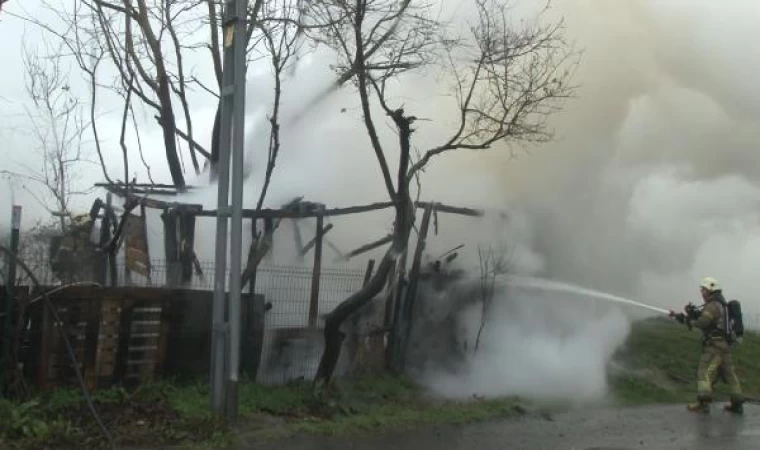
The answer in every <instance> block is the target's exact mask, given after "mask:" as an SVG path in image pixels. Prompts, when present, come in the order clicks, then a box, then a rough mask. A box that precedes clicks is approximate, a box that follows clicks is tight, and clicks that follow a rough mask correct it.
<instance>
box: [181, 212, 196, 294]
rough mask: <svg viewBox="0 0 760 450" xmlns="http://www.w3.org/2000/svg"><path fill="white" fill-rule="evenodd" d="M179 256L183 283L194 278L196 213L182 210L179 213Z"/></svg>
mask: <svg viewBox="0 0 760 450" xmlns="http://www.w3.org/2000/svg"><path fill="white" fill-rule="evenodd" d="M179 219H180V220H179V235H180V245H179V257H180V260H181V264H182V283H188V282H190V280H192V279H193V264H194V263H195V215H193V214H191V213H189V212H187V211H184V210H183V211H181V212H180V215H179Z"/></svg>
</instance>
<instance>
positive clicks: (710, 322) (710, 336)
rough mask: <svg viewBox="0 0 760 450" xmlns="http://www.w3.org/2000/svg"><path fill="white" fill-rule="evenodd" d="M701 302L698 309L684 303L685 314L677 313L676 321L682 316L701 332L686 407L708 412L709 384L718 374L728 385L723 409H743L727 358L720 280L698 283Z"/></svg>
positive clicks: (727, 342)
mask: <svg viewBox="0 0 760 450" xmlns="http://www.w3.org/2000/svg"><path fill="white" fill-rule="evenodd" d="M699 290H700V293H701V294H702V299H703V300H704V302H705V304H704V306H703V308H702V311H701V312H700V311H699V310H697V309H696V308H694V307H687V311H686V314H683V313H682V314H677V315H676V319H677V320H678V321H679V322H682V323H683V322H685V321H686V320H690V321H692V322H691V323H692V324H693V325H694V326H695V327H697V328H698V329H699V330H700V331H702V334H703V336H704V338H703V341H702V357H701V358H700V360H699V367H698V369H697V401H696V402H694V403H690V404H689V405H688V406H687V409H688V410H689V411H692V412H696V413H709V412H710V404H711V403H712V386H713V384H714V383H715V381H716V380H717V377H718V376H720V377H721V378H722V379H723V381H725V382H726V383H727V384H728V386H729V389H730V393H731V403H729V404H727V405H725V406H724V408H723V409H724V410H725V411H728V412H732V413H735V414H742V413H743V412H744V408H743V403H744V399H743V396H742V391H741V385H740V384H739V378H738V377H737V376H736V372H734V365H733V362H732V361H731V346H730V343H729V341H728V327H729V322H728V309H727V306H726V300H725V299H724V298H723V293H722V290H721V286H720V283H719V282H718V280H716V279H715V278H711V277H707V278H705V279H704V280H702V282H701V283H700V286H699Z"/></svg>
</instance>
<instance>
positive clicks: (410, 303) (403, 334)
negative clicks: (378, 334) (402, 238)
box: [393, 203, 433, 368]
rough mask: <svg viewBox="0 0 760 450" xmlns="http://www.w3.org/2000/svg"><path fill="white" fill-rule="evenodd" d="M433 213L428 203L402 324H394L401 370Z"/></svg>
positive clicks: (419, 236) (415, 255)
mask: <svg viewBox="0 0 760 450" xmlns="http://www.w3.org/2000/svg"><path fill="white" fill-rule="evenodd" d="M432 212H433V204H432V203H428V204H427V206H426V207H425V213H424V214H423V216H422V224H420V232H419V235H418V236H417V246H416V248H415V250H414V259H413V260H412V268H411V270H410V272H409V288H408V289H407V291H406V298H405V299H404V303H403V310H402V311H401V316H402V318H401V322H400V323H394V324H393V328H394V331H396V330H397V334H396V338H397V339H399V340H398V341H397V344H398V345H399V347H398V349H399V351H400V352H399V354H397V355H396V358H397V361H398V363H399V368H403V365H404V355H405V354H406V349H407V348H408V346H409V334H410V331H411V329H412V313H413V311H414V304H415V302H416V299H417V286H418V282H419V277H420V265H421V263H422V252H423V250H425V241H426V240H427V234H428V229H429V228H430V216H431V214H432Z"/></svg>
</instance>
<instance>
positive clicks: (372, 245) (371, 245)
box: [346, 234, 393, 260]
mask: <svg viewBox="0 0 760 450" xmlns="http://www.w3.org/2000/svg"><path fill="white" fill-rule="evenodd" d="M392 240H393V235H392V234H389V235H388V236H385V237H384V238H382V239H378V240H376V241H373V242H370V243H369V244H366V245H362V246H361V247H359V248H357V249H356V250H353V251H351V252H349V253H348V254H347V255H346V260H349V259H351V258H353V257H354V256H357V255H361V254H362V253H366V252H368V251H370V250H374V249H376V248H378V247H380V246H381V245H384V244H387V243H388V242H391V241H392Z"/></svg>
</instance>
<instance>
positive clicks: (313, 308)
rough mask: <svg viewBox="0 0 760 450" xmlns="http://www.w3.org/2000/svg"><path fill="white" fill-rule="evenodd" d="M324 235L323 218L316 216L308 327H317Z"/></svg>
mask: <svg viewBox="0 0 760 450" xmlns="http://www.w3.org/2000/svg"><path fill="white" fill-rule="evenodd" d="M324 234H325V230H324V217H322V216H317V234H316V236H314V241H315V244H314V269H313V271H312V273H311V299H310V301H309V326H310V327H316V326H317V315H318V314H319V279H320V278H321V277H322V237H323V236H324Z"/></svg>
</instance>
